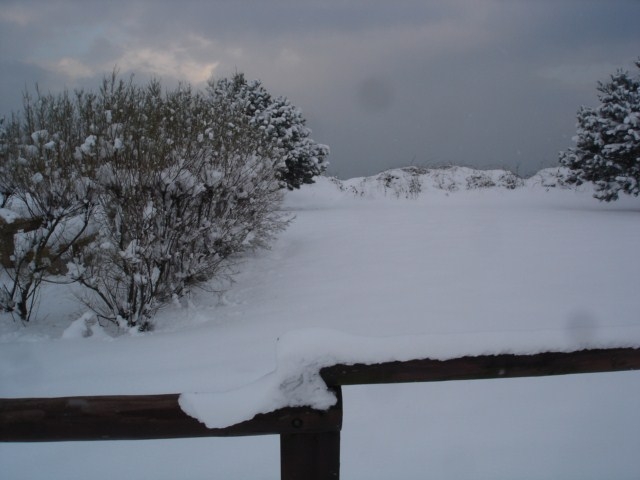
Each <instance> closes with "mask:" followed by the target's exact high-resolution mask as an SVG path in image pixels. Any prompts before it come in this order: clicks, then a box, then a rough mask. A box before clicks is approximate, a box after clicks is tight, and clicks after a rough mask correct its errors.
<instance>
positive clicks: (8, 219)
mask: <svg viewBox="0 0 640 480" xmlns="http://www.w3.org/2000/svg"><path fill="white" fill-rule="evenodd" d="M18 218H20V214H18V213H17V212H14V211H13V210H10V209H8V208H0V219H2V221H4V223H13V222H15V221H16V220H17V219H18Z"/></svg>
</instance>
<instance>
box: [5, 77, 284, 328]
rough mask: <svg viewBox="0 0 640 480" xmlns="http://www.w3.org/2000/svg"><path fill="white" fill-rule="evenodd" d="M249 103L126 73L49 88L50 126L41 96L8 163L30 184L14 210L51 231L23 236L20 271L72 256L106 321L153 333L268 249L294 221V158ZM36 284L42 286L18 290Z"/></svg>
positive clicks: (71, 266)
mask: <svg viewBox="0 0 640 480" xmlns="http://www.w3.org/2000/svg"><path fill="white" fill-rule="evenodd" d="M237 100H238V99H237V98H236V97H234V96H224V95H220V94H219V93H218V92H216V91H214V90H211V89H210V90H209V91H208V92H207V93H202V92H194V91H192V90H191V88H190V87H189V86H180V87H178V88H176V89H174V90H169V91H166V92H165V91H163V89H162V86H161V85H160V83H159V82H158V81H155V80H153V81H150V82H149V83H148V84H147V85H145V86H137V85H135V84H134V83H133V82H132V81H128V82H125V81H123V80H121V79H118V78H117V76H116V75H115V74H114V75H112V76H111V77H108V78H105V79H104V81H103V84H102V87H101V89H100V90H99V92H98V93H85V92H77V93H76V95H75V96H74V97H71V96H70V95H68V94H63V95H61V96H58V97H54V96H51V95H49V96H39V97H38V99H37V101H36V102H35V105H36V106H37V107H38V108H39V109H40V110H42V111H43V112H45V113H46V115H44V116H43V117H42V118H40V117H38V120H37V121H36V122H34V121H32V120H31V118H32V117H33V116H34V113H33V112H34V111H35V110H34V109H33V108H31V107H30V104H29V103H27V104H26V106H25V114H24V117H25V121H23V122H22V123H20V122H15V123H12V124H10V125H9V127H10V128H5V133H3V136H2V138H10V139H11V141H10V142H8V141H3V144H2V150H1V151H2V168H3V173H4V172H9V173H10V176H11V177H10V178H12V179H13V178H15V179H16V180H15V181H13V180H12V183H11V184H9V187H11V191H15V192H16V193H12V195H13V197H15V198H16V201H15V202H14V204H15V205H14V206H15V207H16V208H18V207H19V208H22V209H24V210H25V211H27V212H28V213H29V215H32V216H34V217H37V218H42V226H41V227H39V228H38V229H36V230H33V231H32V232H24V233H21V234H20V235H16V236H15V238H16V252H18V251H19V252H20V255H22V256H19V255H18V254H17V253H16V259H18V258H20V259H21V258H24V262H23V263H24V265H25V267H24V268H23V267H22V266H20V268H18V263H16V266H15V267H13V268H12V272H13V271H15V272H19V271H20V272H22V270H24V271H25V272H27V273H28V275H31V277H32V276H33V275H34V273H33V272H42V275H45V274H51V273H52V271H51V268H50V265H52V264H53V261H54V260H56V261H58V263H60V262H59V261H60V260H64V261H65V262H66V267H67V269H68V272H67V275H68V278H69V279H71V280H73V281H77V282H79V283H80V284H81V285H83V286H84V287H86V290H85V291H86V294H84V295H82V300H83V301H84V302H85V303H86V304H87V305H88V306H90V307H91V308H92V309H93V310H94V311H95V312H96V313H97V314H98V316H99V317H100V318H102V319H106V320H109V321H112V322H114V323H116V324H118V325H120V326H123V327H136V328H139V329H141V330H144V329H147V328H149V327H150V321H151V318H152V316H153V314H154V312H155V311H156V310H157V309H158V308H159V307H160V306H161V305H163V304H165V303H166V302H169V301H171V300H172V299H173V298H175V297H179V296H181V295H183V294H184V293H185V292H186V291H188V289H189V288H190V287H192V286H194V285H198V284H202V282H204V281H207V280H209V279H211V278H213V277H216V276H218V275H223V274H225V273H226V272H227V271H228V270H227V269H228V266H229V258H230V257H231V256H232V255H234V254H238V253H240V252H243V251H246V250H247V249H251V248H255V247H260V246H266V245H267V244H268V242H269V240H270V239H271V238H272V237H273V235H275V234H276V233H277V232H278V231H280V230H281V229H282V228H284V227H285V225H286V219H285V218H284V217H283V216H282V215H281V214H280V213H279V209H278V207H279V202H280V200H281V198H282V189H281V180H280V178H279V171H280V170H279V169H281V168H282V166H283V164H284V160H283V159H282V158H281V150H280V148H279V147H278V146H277V145H274V144H272V143H268V142H265V140H264V138H265V137H264V132H263V130H262V129H260V127H259V125H257V124H256V123H255V122H253V121H252V118H251V117H250V116H247V115H246V114H245V113H244V110H243V109H244V107H245V105H243V104H241V103H238V101H237ZM47 102H49V103H47ZM49 104H51V106H50V107H47V108H44V107H43V106H42V105H49ZM34 108H35V107H34ZM56 122H57V123H56ZM14 137H15V138H16V140H15V141H14V140H13V139H14ZM7 190H9V189H7ZM18 200H19V201H20V202H18ZM18 203H19V204H18ZM12 208H13V206H12ZM79 240H82V241H81V242H80V241H79ZM34 245H36V247H37V249H36V250H34V248H36V247H34ZM22 251H24V253H22ZM44 251H47V252H49V251H51V252H54V253H55V254H56V257H55V258H53V259H52V258H49V257H51V255H49V257H46V258H45V256H44V254H43V253H42V252H44ZM32 252H35V253H32ZM41 258H42V260H41ZM40 263H42V268H41V267H40V266H39V265H40ZM20 265H22V264H20ZM21 269H22V270H21ZM38 274H40V273H38ZM23 276H24V275H23V274H21V276H20V278H22V277H23ZM14 277H15V278H17V277H18V274H17V273H14V274H13V277H12V278H14ZM31 277H28V278H31ZM37 278H41V277H37ZM25 282H26V288H27V289H31V290H30V291H33V288H35V286H37V285H36V284H35V283H33V282H32V281H30V280H28V279H27V280H24V281H23V280H20V282H18V285H19V287H18V290H20V288H23V287H21V286H20V285H22V284H23V283H25ZM9 293H11V292H10V289H7V288H5V294H3V296H2V297H0V299H4V300H6V301H4V300H3V302H4V303H5V304H6V306H5V307H4V308H5V309H9V308H13V306H12V304H11V299H12V298H14V296H12V295H9ZM20 314H21V316H22V313H20Z"/></svg>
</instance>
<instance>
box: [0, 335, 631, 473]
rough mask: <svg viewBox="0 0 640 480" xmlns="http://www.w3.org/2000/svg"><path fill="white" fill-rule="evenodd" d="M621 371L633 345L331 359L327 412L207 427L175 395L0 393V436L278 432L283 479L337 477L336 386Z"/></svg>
mask: <svg viewBox="0 0 640 480" xmlns="http://www.w3.org/2000/svg"><path fill="white" fill-rule="evenodd" d="M625 370H640V348H615V349H598V350H580V351H574V352H547V353H539V354H535V355H511V354H502V355H484V356H476V357H460V358H454V359H451V360H432V359H422V360H412V361H407V362H388V363H380V364H375V365H364V364H356V365H334V366H331V367H327V368H323V369H322V370H321V372H320V373H321V375H322V378H323V379H324V380H325V382H326V383H327V385H328V386H329V387H330V388H332V389H333V390H334V391H335V392H336V394H337V397H338V402H337V404H336V405H335V406H334V407H332V408H330V409H329V410H327V411H316V410H312V409H310V408H285V409H282V410H277V411H274V412H271V413H266V414H259V415H256V416H255V417H254V418H252V419H251V420H247V421H245V422H241V423H238V424H236V425H232V426H230V427H227V428H219V429H209V428H207V427H205V426H204V425H203V424H202V423H200V422H198V421H197V420H195V419H193V418H192V417H189V416H188V415H187V414H185V413H184V412H183V411H182V409H181V408H180V406H179V405H178V397H179V394H168V395H136V396H126V395H125V396H99V397H62V398H15V399H0V441H2V442H55V441H72V440H145V439H162V438H185V437H227V436H246V435H280V465H281V478H282V480H294V479H295V480H328V479H338V478H339V475H340V430H341V427H342V395H341V387H342V386H346V385H364V384H381V383H403V382H440V381H449V380H479V379H492V378H515V377H536V376H549V375H566V374H577V373H596V372H615V371H625Z"/></svg>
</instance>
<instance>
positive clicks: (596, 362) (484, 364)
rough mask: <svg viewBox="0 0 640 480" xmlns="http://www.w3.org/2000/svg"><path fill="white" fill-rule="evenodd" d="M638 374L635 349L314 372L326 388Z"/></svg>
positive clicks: (346, 367)
mask: <svg viewBox="0 0 640 480" xmlns="http://www.w3.org/2000/svg"><path fill="white" fill-rule="evenodd" d="M625 370H640V348H612V349H594V350H579V351H574V352H544V353H537V354H534V355H514V354H499V355H480V356H476V357H459V358H452V359H450V360H432V359H428V358H427V359H422V360H410V361H406V362H386V363H378V364H374V365H365V364H355V365H334V366H331V367H325V368H323V369H322V370H321V371H320V374H321V376H322V378H323V379H324V381H325V382H326V383H327V385H365V384H381V383H406V382H442V381H449V380H485V379H492V378H516V377H540V376H551V375H567V374H576V373H600V372H618V371H625Z"/></svg>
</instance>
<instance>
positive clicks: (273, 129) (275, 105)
mask: <svg viewBox="0 0 640 480" xmlns="http://www.w3.org/2000/svg"><path fill="white" fill-rule="evenodd" d="M209 91H210V92H211V93H212V94H213V95H214V96H215V97H217V98H220V99H227V100H230V101H231V102H232V103H233V104H234V105H236V106H237V108H238V109H239V110H240V111H242V112H243V113H244V114H245V115H246V116H247V117H248V118H249V120H250V123H251V124H252V125H256V126H258V127H259V129H260V131H262V132H263V136H264V139H263V140H264V145H265V148H267V149H270V150H273V151H274V152H276V154H277V155H278V156H279V157H280V158H281V159H282V162H281V164H280V166H279V167H278V176H279V178H280V180H281V181H282V184H283V186H286V187H287V188H288V189H290V190H293V189H296V188H300V186H302V185H303V184H305V183H306V184H309V183H313V177H315V176H317V175H321V174H322V173H323V172H324V171H325V170H326V168H327V166H328V162H327V161H326V157H327V156H328V155H329V147H327V146H326V145H322V144H319V143H316V142H315V141H314V140H313V139H312V138H311V137H310V135H311V130H310V129H309V128H308V127H307V126H306V120H305V119H304V117H303V116H302V112H301V111H300V110H299V109H298V108H296V107H295V106H293V105H292V104H291V102H290V101H289V100H288V99H287V98H285V97H275V98H274V97H272V96H271V95H270V94H269V93H268V92H267V90H266V89H265V88H264V86H263V85H262V83H261V82H260V81H258V80H254V81H247V80H246V79H245V77H244V75H243V74H241V73H236V74H235V75H234V76H232V77H231V78H228V79H227V78H223V79H220V80H213V79H212V80H210V81H209Z"/></svg>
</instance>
